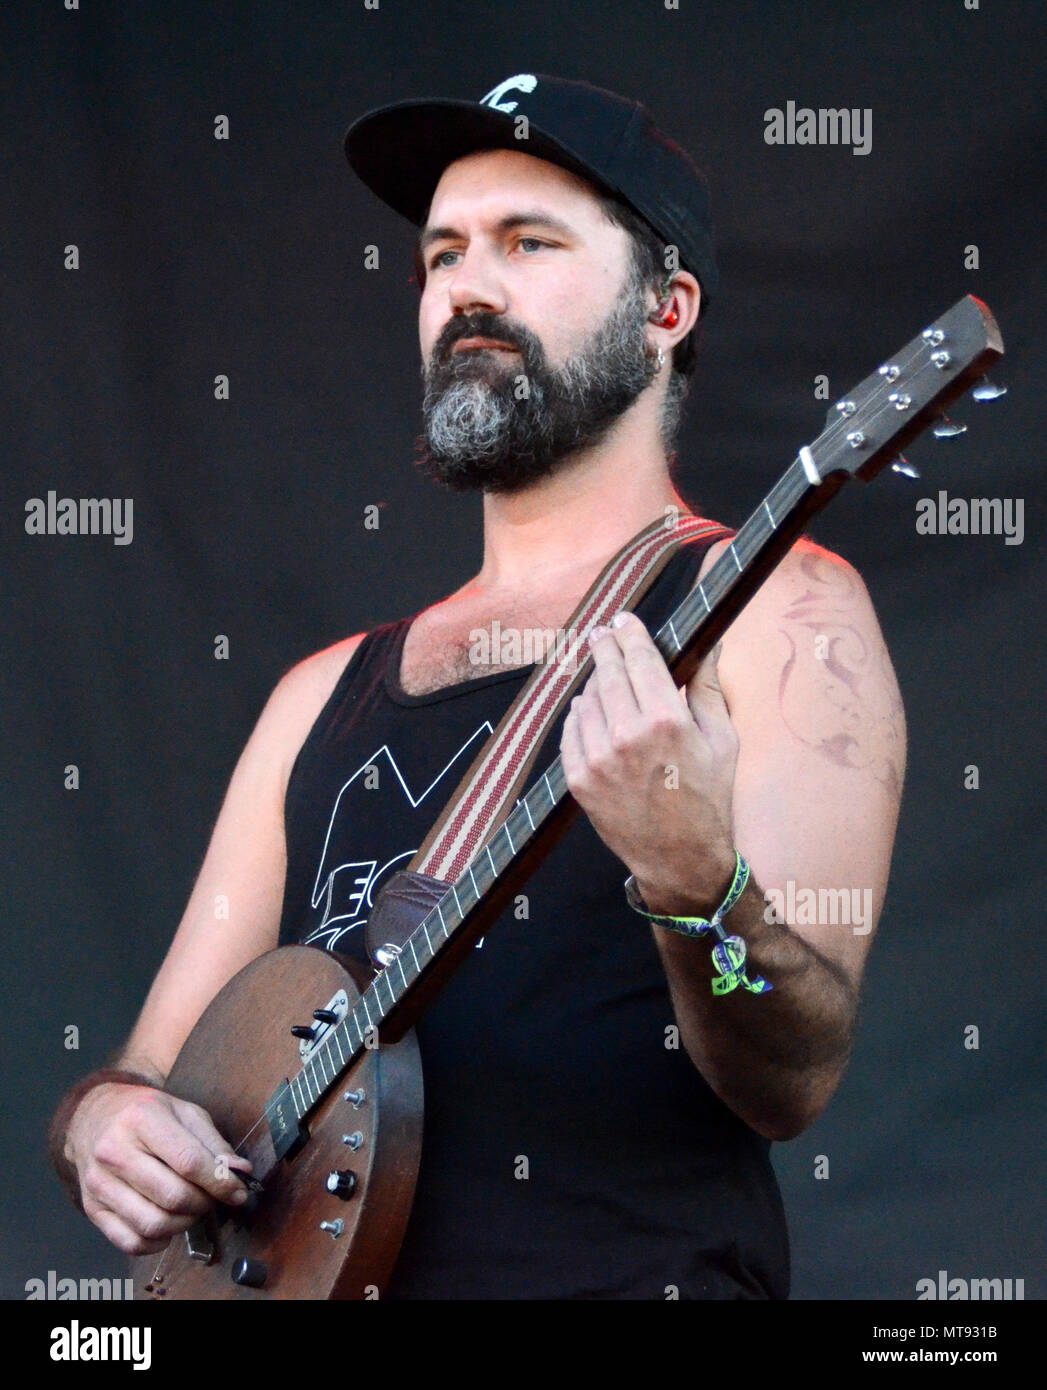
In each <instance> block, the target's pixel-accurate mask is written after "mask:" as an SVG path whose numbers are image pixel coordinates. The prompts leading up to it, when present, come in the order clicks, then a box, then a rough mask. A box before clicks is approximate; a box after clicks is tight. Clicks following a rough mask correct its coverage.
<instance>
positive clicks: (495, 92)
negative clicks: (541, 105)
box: [480, 72, 538, 111]
mask: <svg viewBox="0 0 1047 1390" xmlns="http://www.w3.org/2000/svg"><path fill="white" fill-rule="evenodd" d="M537 86H538V79H537V77H535V76H533V74H531V73H529V72H518V73H517V74H516V76H515V77H507V78H506V79H505V81H504V82H499V84H498V86H497V87H492V89H491V90H490V91H489V92H488V93H487V95H486V96H485V97H481V98H480V105H481V106H493V107H494V109H495V110H496V111H515V110H516V102H515V101H502V97H504V96H505V94H506V92H533V91H534V89H535V87H537Z"/></svg>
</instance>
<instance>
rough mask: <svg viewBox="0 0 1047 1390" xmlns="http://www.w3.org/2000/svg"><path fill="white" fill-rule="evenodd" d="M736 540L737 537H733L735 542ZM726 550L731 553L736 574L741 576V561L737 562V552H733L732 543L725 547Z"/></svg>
mask: <svg viewBox="0 0 1047 1390" xmlns="http://www.w3.org/2000/svg"><path fill="white" fill-rule="evenodd" d="M739 534H740V533H739ZM737 539H738V538H737V536H736V537H735V540H737ZM727 549H728V550H729V551H730V552H731V555H732V556H733V557H734V563H735V564H736V565H737V566H738V573H739V574H741V572H742V562H741V560H739V558H738V552H737V550H735V548H734V541H732V542H731V543H730V545H729V546H728V547H727Z"/></svg>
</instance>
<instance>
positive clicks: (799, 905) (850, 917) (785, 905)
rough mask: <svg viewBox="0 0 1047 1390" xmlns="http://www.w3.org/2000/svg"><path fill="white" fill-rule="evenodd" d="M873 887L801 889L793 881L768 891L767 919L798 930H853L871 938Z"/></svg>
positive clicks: (764, 913)
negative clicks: (844, 928) (807, 928)
mask: <svg viewBox="0 0 1047 1390" xmlns="http://www.w3.org/2000/svg"><path fill="white" fill-rule="evenodd" d="M872 896H873V895H872V889H871V888H818V889H815V888H797V886H796V884H795V882H794V881H793V880H792V879H789V881H788V882H787V883H786V885H785V890H784V892H783V891H782V889H780V888H768V889H766V890H765V891H764V898H765V900H766V901H767V906H766V907H765V908H764V911H763V920H764V921H765V922H766V923H767V924H768V926H773V925H774V924H775V923H777V924H778V925H779V926H785V925H787V924H789V925H792V926H795V927H814V926H821V927H850V928H851V930H852V931H853V932H854V935H855V936H868V934H869V933H870V932H871V931H872V928H873V920H872Z"/></svg>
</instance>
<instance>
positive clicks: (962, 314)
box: [801, 294, 1003, 482]
mask: <svg viewBox="0 0 1047 1390" xmlns="http://www.w3.org/2000/svg"><path fill="white" fill-rule="evenodd" d="M1002 356H1003V340H1002V338H1001V337H1000V330H999V328H998V327H997V326H996V320H995V319H994V318H993V316H992V314H991V313H990V312H989V309H988V307H987V306H986V305H985V304H983V303H982V301H981V300H980V299H976V298H975V297H974V295H973V294H969V295H966V296H965V297H964V298H963V299H961V300H960V302H959V303H958V304H954V305H953V307H952V308H951V309H950V310H949V311H948V312H947V313H945V314H942V315H941V317H940V318H938V319H936V320H935V322H934V323H932V324H931V325H930V327H929V328H925V329H924V331H923V332H922V333H921V334H920V336H919V337H918V338H914V339H913V340H912V341H911V342H910V343H907V344H906V345H905V347H903V348H902V349H901V351H900V352H897V353H895V354H894V355H893V356H892V357H889V358H888V359H887V361H886V362H884V363H883V365H882V366H880V367H879V368H877V370H876V371H875V372H873V374H872V375H871V376H867V377H866V378H865V380H864V381H862V382H860V383H859V384H858V385H857V386H856V387H855V388H854V390H853V391H849V392H848V393H847V394H846V395H845V396H843V397H841V399H840V400H838V401H837V402H836V404H835V405H834V406H833V407H832V408H831V409H830V410H829V413H828V417H827V423H826V428H825V429H824V430H823V431H822V433H821V434H820V435H819V436H818V438H817V439H816V440H814V441H813V443H811V444H810V445H809V446H808V450H809V453H808V457H809V459H810V460H811V461H812V462H813V467H814V469H816V470H817V473H818V475H819V476H821V477H822V478H825V477H828V476H829V474H831V473H840V472H844V473H847V474H850V475H852V476H855V477H859V478H861V479H862V480H863V481H864V482H870V481H871V480H872V479H873V478H875V477H876V475H877V473H879V472H880V470H881V469H882V468H883V467H884V466H885V465H886V464H888V463H890V461H891V460H892V459H894V458H897V457H898V455H899V454H900V453H901V451H902V449H903V448H904V447H905V445H906V444H907V443H908V442H909V440H911V439H914V438H915V437H916V436H917V435H918V434H920V433H922V432H923V431H924V430H925V429H926V428H927V427H928V425H930V424H931V422H932V421H934V420H936V419H938V418H939V417H940V416H941V415H943V414H944V411H945V408H946V406H948V405H949V403H950V402H951V401H954V400H955V399H956V398H957V397H958V396H962V395H963V393H964V392H965V391H967V390H968V389H969V388H970V387H971V385H972V384H973V383H974V382H975V381H976V380H977V379H978V378H979V377H981V376H983V375H984V373H985V371H986V369H987V368H988V367H989V366H990V364H991V363H993V362H995V361H996V359H997V358H998V357H1002ZM1002 394H1003V391H1002V389H1001V388H999V387H993V386H991V385H989V384H988V383H987V384H986V386H985V387H982V388H978V389H976V390H975V392H974V395H975V398H976V399H978V400H992V399H994V398H995V396H997V395H1002ZM940 429H941V434H942V435H943V436H944V435H946V434H959V433H962V432H963V427H962V426H959V427H956V426H945V427H940ZM937 432H938V431H936V433H937ZM801 456H802V455H801ZM903 471H904V470H903Z"/></svg>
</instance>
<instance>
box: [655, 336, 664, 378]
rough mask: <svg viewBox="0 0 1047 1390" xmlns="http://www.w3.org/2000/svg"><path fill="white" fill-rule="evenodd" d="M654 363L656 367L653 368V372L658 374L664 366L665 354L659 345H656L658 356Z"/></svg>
mask: <svg viewBox="0 0 1047 1390" xmlns="http://www.w3.org/2000/svg"><path fill="white" fill-rule="evenodd" d="M656 363H657V365H656V366H655V371H656V372H660V371H661V370H662V368H663V367H664V366H665V353H664V352H663V351H662V345H661V343H659V344H658V354H657V358H656Z"/></svg>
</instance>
